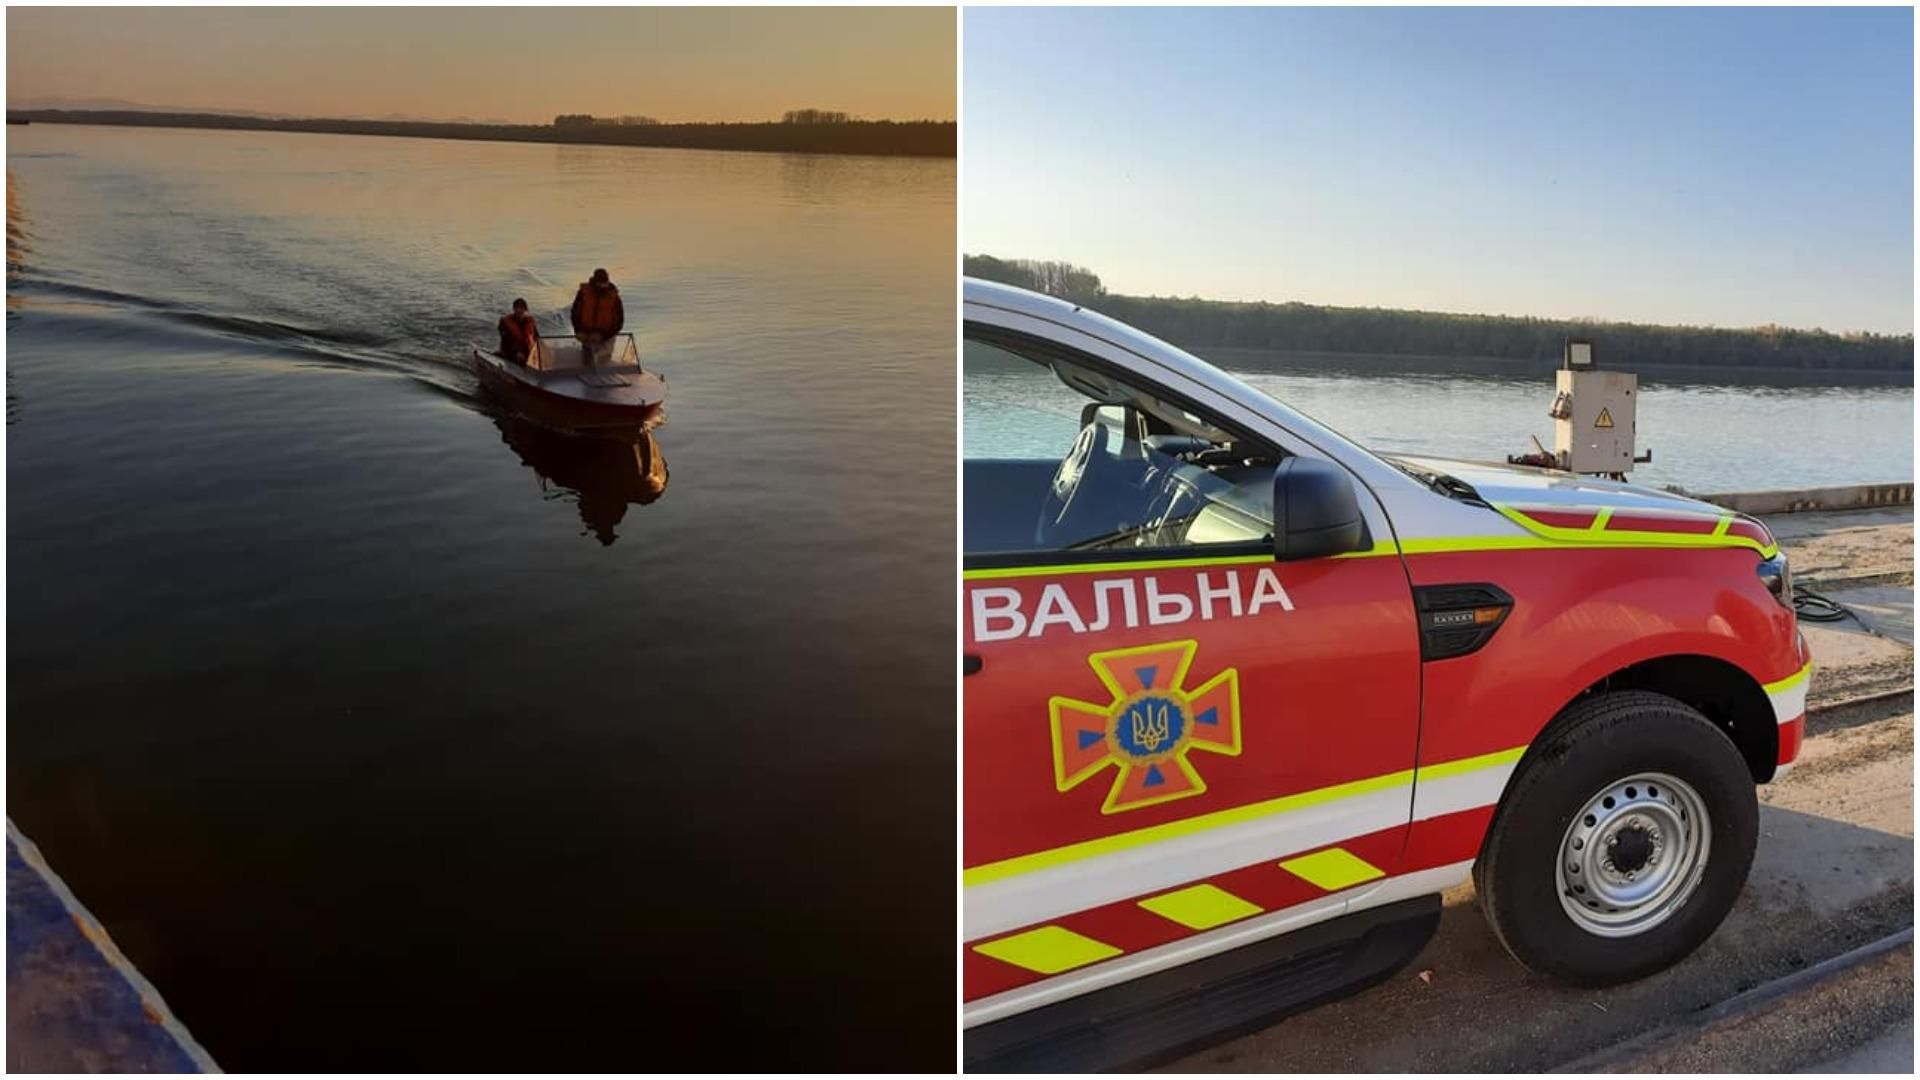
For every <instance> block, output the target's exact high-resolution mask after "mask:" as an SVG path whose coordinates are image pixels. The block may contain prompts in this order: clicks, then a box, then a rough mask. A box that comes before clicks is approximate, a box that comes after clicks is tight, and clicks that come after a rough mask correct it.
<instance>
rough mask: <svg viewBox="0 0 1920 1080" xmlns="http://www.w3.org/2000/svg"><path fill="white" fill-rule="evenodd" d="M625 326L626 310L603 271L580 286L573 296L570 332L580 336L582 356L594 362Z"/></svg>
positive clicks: (596, 272) (618, 292) (596, 273)
mask: <svg viewBox="0 0 1920 1080" xmlns="http://www.w3.org/2000/svg"><path fill="white" fill-rule="evenodd" d="M626 324H627V309H626V307H625V306H624V305H622V304H621V303H620V290H619V289H617V288H615V287H614V284H613V281H612V280H611V279H610V278H608V277H607V272H606V270H604V269H600V270H595V271H594V272H593V278H592V279H591V280H589V281H586V282H582V283H581V285H580V291H579V292H576V293H574V294H573V332H574V333H575V334H576V335H578V336H579V338H580V344H581V346H582V351H583V353H584V354H585V355H586V356H588V357H590V358H594V359H597V358H598V355H599V353H600V348H601V346H602V345H604V344H605V343H606V341H607V339H609V338H611V337H613V335H615V334H617V333H619V332H620V328H621V327H623V326H625V325H626Z"/></svg>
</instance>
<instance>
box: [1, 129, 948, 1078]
mask: <svg viewBox="0 0 1920 1080" xmlns="http://www.w3.org/2000/svg"><path fill="white" fill-rule="evenodd" d="M953 183H954V180H953V166H952V163H951V162H925V161H900V160H886V159H864V158H814V157H797V156H782V155H772V154H766V155H758V154H725V153H702V152H685V151H671V150H643V149H629V148H615V147H576V146H558V147H555V146H522V145H508V144H486V143H461V142H435V141H428V140H408V139H378V138H353V137H347V136H313V135H293V134H272V133H239V132H234V133H226V132H188V131H161V130H137V129H112V128H85V127H59V126H43V125H39V124H36V125H33V126H32V127H30V128H19V127H15V128H10V129H8V275H7V305H8V306H7V324H6V325H7V341H6V343H7V424H8V427H7V442H6V448H7V484H8V493H7V541H8V562H7V570H8V575H9V577H8V580H9V589H8V597H7V600H8V610H7V618H8V630H9V632H10V640H9V653H8V658H7V662H8V677H9V686H8V701H7V704H8V707H9V708H8V753H9V761H8V766H9V771H8V779H9V781H10V783H11V788H10V797H9V799H8V807H7V809H8V812H9V813H10V814H11V815H12V816H13V818H14V819H15V820H16V821H17V822H18V823H19V824H20V826H21V827H22V829H23V830H24V831H25V832H26V833H27V835H29V836H30V837H32V838H34V839H35V840H37V841H38V842H39V844H40V845H41V847H42V848H43V850H44V851H45V852H46V854H47V856H48V858H49V860H50V861H51V862H52V863H53V865H54V867H55V868H56V869H57V870H58V871H59V872H60V873H62V874H63V875H64V876H65V877H66V879H67V881H68V882H69V884H71V885H72V886H73V888H74V889H75V891H76V892H77V893H78V895H79V896H80V897H81V898H82V899H83V900H84V901H85V902H86V903H87V904H88V905H89V906H90V907H91V908H92V909H93V911H94V912H95V913H96V914H98V915H99V916H100V917H101V918H102V919H103V921H104V922H105V923H106V924H107V926H108V928H109V929H110V930H111V932H112V933H113V935H114V937H115V938H116V939H117V940H118V942H119V943H120V944H121V946H122V947H123V948H124V949H125V951H126V952H127V953H128V954H129V955H130V956H131V957H132V958H133V959H134V961H135V962H136V963H137V964H138V965H139V966H140V967H141V968H142V969H143V971H144V972H145V974H146V975H147V976H148V977H149V978H151V979H152V980H153V981H154V983H155V984H156V985H157V986H159V987H160V988H161V990H162V992H163V993H164V994H165V995H166V997H167V999H168V1001H169V1002H170V1003H171V1004H172V1005H173V1006H174V1008H175V1011H176V1012H178V1013H179V1015H180V1016H181V1018H182V1019H183V1020H184V1021H185V1023H186V1024H187V1025H188V1027H189V1028H191V1029H192V1030H193V1031H194V1033H195V1034H196V1035H197V1036H198V1037H199V1038H200V1039H201V1041H202V1042H204V1043H205V1044H206V1045H207V1047H208V1048H209V1050H210V1051H211V1052H212V1054H213V1055H214V1057H215V1058H216V1060H218V1061H219V1062H220V1063H221V1064H222V1065H223V1066H225V1067H227V1068H229V1069H243V1070H285V1069H318V1070H334V1069H344V1070H367V1069H374V1070H381V1069H400V1070H408V1069H455V1070H467V1069H484V1070H516V1069H542V1070H559V1071H568V1070H583V1069H589V1070H590V1069H654V1070H665V1069H679V1068H695V1069H747V1070H753V1069H779V1068H798V1069H853V1068H886V1069H916V1070H941V1071H943V1070H946V1069H948V1068H950V1067H951V1064H952V1055H953V1034H952V1030H953V1029H952V1024H953V1009H952V996H953V959H952V949H951V934H952V925H953V892H952V861H953V820H954V817H953V815H954V785H953V777H954V764H953V746H954V732H953V706H952V701H953V689H954V676H953V653H954V644H953V642H954V631H953V625H952V602H951V597H952V573H953V535H954V528H953V491H954V464H953V460H952V457H953V404H952V401H953V397H952V395H953V381H952V363H953V360H952V356H953V351H952V350H953V345H952V343H953V330H954V325H953V304H954V301H953V295H954V294H953V267H954V254H955V253H954V249H953V233H954V229H953V213H954V198H953V195H954V192H953ZM595 266H606V267H607V268H609V269H610V270H611V271H612V273H613V277H614V280H615V281H616V282H618V283H619V284H620V285H621V287H622V291H623V293H624V295H625V298H626V305H627V313H628V326H627V328H628V329H629V330H631V331H634V332H635V334H636V336H637V338H638V340H639V343H640V346H641V350H642V353H643V357H644V358H645V360H646V361H647V363H648V364H649V365H650V366H653V367H655V368H657V369H659V370H661V371H663V372H664V373H665V374H666V377H667V379H668V381H669V383H670V385H671V398H670V403H669V405H668V421H667V423H666V425H665V426H664V427H662V428H660V429H659V430H658V431H656V432H654V433H653V435H654V438H653V440H652V441H651V442H650V443H642V444H640V445H637V446H631V445H629V446H621V445H614V446H608V445H600V444H591V443H582V442H581V441H580V440H569V439H563V438H557V437H554V436H550V435H545V434H543V433H542V432H540V431H539V429H534V428H530V427H528V426H527V425H524V424H521V423H519V422H516V421H514V420H512V419H511V418H510V417H506V416H503V415H499V413H498V411H497V410H495V409H493V408H492V407H491V406H490V405H489V404H488V403H487V402H486V401H484V400H483V399H482V398H481V397H480V396H479V391H478V387H477V384H476V381H475V379H474V378H473V376H472V375H471V374H470V373H469V372H468V371H467V370H466V368H465V367H464V362H463V358H464V356H465V352H466V350H465V344H466V342H468V341H469V340H486V339H487V338H488V337H489V336H490V335H491V332H492V325H493V322H494V319H495V318H496V317H497V316H498V315H499V314H500V313H501V312H502V311H504V310H505V309H506V306H507V304H508V302H509V301H510V300H512V299H513V298H514V297H515V296H524V297H526V298H527V299H528V300H529V301H530V302H531V304H532V306H533V310H534V311H535V313H536V314H538V315H540V316H542V321H543V325H544V326H545V327H546V328H547V329H548V330H549V331H558V330H559V328H560V324H561V322H562V320H563V318H564V311H565V309H566V306H567V304H568V303H569V302H570V301H571V299H572V295H573V290H574V286H575V284H576V283H577V282H579V281H581V280H582V279H584V277H585V276H586V274H587V273H588V272H589V271H590V270H591V269H592V268H593V267H595Z"/></svg>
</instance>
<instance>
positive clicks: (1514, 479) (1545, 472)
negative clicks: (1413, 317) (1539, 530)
mask: <svg viewBox="0 0 1920 1080" xmlns="http://www.w3.org/2000/svg"><path fill="white" fill-rule="evenodd" d="M1389 460H1392V461H1397V462H1400V463H1402V464H1404V465H1406V466H1407V467H1408V468H1410V469H1415V470H1417V471H1421V472H1436V473H1444V474H1446V475H1448V476H1451V477H1453V478H1455V479H1457V480H1460V481H1462V482H1463V483H1466V484H1470V485H1472V487H1473V489H1474V490H1475V491H1477V492H1479V493H1480V497H1481V498H1482V499H1485V500H1486V501H1488V502H1490V503H1499V504H1503V505H1506V504H1513V503H1525V504H1530V505H1534V506H1542V505H1567V506H1594V507H1599V506H1610V507H1614V508H1617V509H1634V510H1677V511H1683V512H1687V513H1694V514H1725V513H1727V512H1728V511H1727V510H1726V509H1724V508H1723V507H1718V506H1715V505H1713V504H1712V503H1705V502H1701V501H1700V500H1698V499H1692V498H1688V497H1687V496H1685V495H1676V494H1674V493H1673V492H1671V491H1662V490H1660V489H1659V488H1652V487H1647V486H1645V485H1642V484H1629V483H1622V482H1621V481H1618V480H1602V479H1600V478H1598V477H1592V476H1576V475H1574V474H1571V473H1564V472H1557V471H1555V470H1552V469H1536V468H1533V467H1531V466H1526V465H1496V464H1493V463H1491V462H1485V461H1454V460H1451V459H1448V458H1434V457H1418V456H1413V455H1407V454H1393V455H1389Z"/></svg>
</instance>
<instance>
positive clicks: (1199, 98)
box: [961, 8, 1914, 332]
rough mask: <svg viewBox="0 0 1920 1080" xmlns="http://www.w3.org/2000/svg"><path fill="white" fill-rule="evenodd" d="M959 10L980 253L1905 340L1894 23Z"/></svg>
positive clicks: (1581, 15) (1635, 12) (1690, 12)
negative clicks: (1900, 335) (1889, 334)
mask: <svg viewBox="0 0 1920 1080" xmlns="http://www.w3.org/2000/svg"><path fill="white" fill-rule="evenodd" d="M964 18H965V38H964V57H963V66H964V70H965V83H964V86H963V94H964V103H963V104H964V110H965V111H964V113H963V115H962V125H961V127H962V135H961V138H962V141H963V144H964V145H963V154H964V156H963V158H962V169H963V170H964V176H965V187H964V189H963V191H964V212H965V219H964V222H963V246H964V248H965V250H966V251H967V252H968V253H970V254H993V255H1000V256H1003V257H1025V258H1046V259H1066V260H1069V261H1072V262H1076V263H1081V264H1084V265H1087V266H1090V267H1091V268H1093V269H1094V270H1095V271H1096V272H1098V273H1099V274H1100V275H1101V276H1102V278H1103V279H1104V280H1105V281H1106V283H1107V285H1108V287H1109V288H1110V289H1112V290H1113V291H1117V292H1126V293H1142V294H1158V295H1180V296H1193V295H1197V296H1204V297H1209V298H1217V299H1244V300H1302V301H1307V302H1310V303H1326V304H1343V305H1360V306H1381V307H1411V308H1424V309H1429V310H1439V311H1461V312H1486V313H1502V314H1519V315H1546V316H1558V317H1578V316H1592V317H1598V318H1617V319H1631V320H1637V321H1647V322H1684V323H1696V324H1706V323H1712V324H1717V325H1721V326H1752V325H1758V324H1762V323H1768V322H1773V323H1779V324H1781V325H1787V326H1807V327H1810V326H1823V327H1826V328H1827V329H1829V330H1878V331H1898V332H1907V331H1911V330H1912V329H1913V286H1914V279H1913V226H1914V221H1913V192H1914V186H1913V184H1914V176H1913V149H1914V148H1913V94H1914V83H1913V15H1912V12H1911V11H1910V10H1906V9H1848V10H1831V9H1829V10H1820V9H1751V8H1749V9H1718V10H1713V9H1683V10H1659V9H1633V8H1614V9H1591V8H1589V9H1558V10H1554V9H1534V10H1521V9H1506V10H1502V9H1443V8H1429V9H1397V10H1396V9H1381V8H1376V9H1354V8H1348V9H1218V8H1216V9H1187V10H1182V9H1150V8H1132V9H1122V8H1105V9H1101V8H1066V9H1011V8H970V9H967V10H966V13H965V16H964Z"/></svg>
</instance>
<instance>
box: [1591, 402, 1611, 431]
mask: <svg viewBox="0 0 1920 1080" xmlns="http://www.w3.org/2000/svg"><path fill="white" fill-rule="evenodd" d="M1593 426H1594V427H1597V428H1602V427H1612V426H1613V414H1612V413H1610V412H1608V411H1607V410H1606V408H1605V407H1604V406H1602V407H1601V409H1600V415H1599V417H1598V418H1596V419H1595V420H1594V422H1593Z"/></svg>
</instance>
